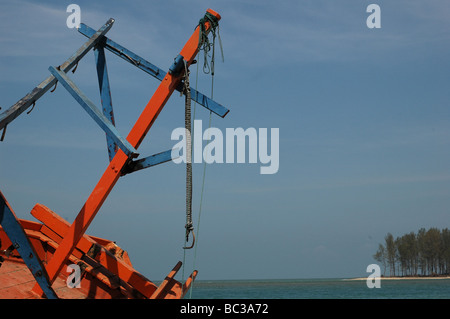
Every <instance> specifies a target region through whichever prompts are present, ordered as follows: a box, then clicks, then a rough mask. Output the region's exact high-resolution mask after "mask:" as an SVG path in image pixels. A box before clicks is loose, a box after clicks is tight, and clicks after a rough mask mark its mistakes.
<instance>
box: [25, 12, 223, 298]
mask: <svg viewBox="0 0 450 319" xmlns="http://www.w3.org/2000/svg"><path fill="white" fill-rule="evenodd" d="M207 12H209V13H210V14H212V15H213V16H215V17H216V19H217V20H220V18H221V17H220V15H219V14H218V13H217V12H215V11H213V10H211V9H208V11H207ZM210 30H211V25H210V23H209V22H206V23H205V32H208V31H210ZM199 35H200V27H199V26H197V28H196V29H195V31H194V33H193V34H192V36H191V37H190V38H189V40H188V41H187V43H186V44H185V46H184V47H183V49H182V50H181V52H180V55H182V56H183V58H184V60H186V62H187V65H188V66H189V65H190V64H191V63H192V61H193V60H194V58H195V56H196V55H197V53H198V51H199V43H198V41H199ZM181 78H182V74H180V75H172V74H169V72H168V73H167V74H166V76H165V78H164V79H163V80H162V81H161V83H160V85H159V86H158V88H157V89H156V91H155V93H154V94H153V96H152V98H151V99H150V101H149V102H148V103H147V105H146V107H145V108H144V110H143V111H142V113H141V115H140V116H139V118H138V119H137V121H136V123H135V124H134V126H133V128H132V129H131V131H130V133H129V134H128V136H127V140H128V142H129V143H130V144H131V145H132V146H133V147H134V148H135V149H137V148H138V147H139V145H140V144H141V142H142V140H143V139H144V138H145V135H146V134H147V132H148V131H149V129H150V128H151V126H152V125H153V123H154V121H155V120H156V118H157V116H158V115H159V113H160V112H161V110H162V108H163V107H164V105H165V104H166V102H167V100H168V99H169V97H170V96H171V94H172V93H173V91H174V90H175V88H176V87H177V86H178V85H179V83H180V81H181ZM128 160H129V159H128V157H127V155H126V154H125V153H124V152H123V151H122V150H120V149H119V150H118V152H117V153H116V155H115V156H114V158H113V159H112V160H111V162H110V164H109V166H108V167H107V169H106V171H105V172H104V173H103V176H102V177H101V178H100V180H99V182H98V183H97V185H96V186H95V188H94V190H93V191H92V193H91V194H90V196H89V197H88V199H87V200H86V202H85V204H84V206H83V207H82V209H81V210H80V212H79V214H78V215H77V217H76V218H75V221H74V222H73V223H72V225H71V226H70V228H69V230H68V231H67V233H66V234H65V236H64V238H63V239H62V241H61V243H60V245H59V247H58V248H57V249H56V251H55V253H54V255H53V257H52V259H51V260H50V261H49V263H48V264H47V267H46V270H47V272H48V275H49V278H50V282H53V281H54V280H55V279H56V278H57V276H58V274H59V273H60V271H61V269H62V268H63V267H64V264H65V262H66V260H67V259H68V258H69V256H70V254H71V253H72V251H73V250H74V248H75V247H76V246H77V244H78V242H79V241H80V239H81V238H82V237H83V235H84V233H85V232H86V230H87V228H88V227H89V225H90V223H91V222H92V220H93V219H94V217H95V215H96V214H97V212H98V211H99V210H100V207H101V206H102V204H103V202H104V201H105V200H106V198H107V196H108V195H109V193H110V192H111V190H112V189H113V187H114V185H115V184H116V183H117V181H118V179H119V177H120V175H121V170H122V168H123V167H124V166H125V164H126V163H127V162H128ZM33 290H34V292H36V293H39V294H41V293H42V291H41V289H40V287H39V285H37V284H36V285H35V286H34V288H33Z"/></svg>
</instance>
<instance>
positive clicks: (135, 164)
mask: <svg viewBox="0 0 450 319" xmlns="http://www.w3.org/2000/svg"><path fill="white" fill-rule="evenodd" d="M174 152H175V153H174V154H178V153H179V150H178V149H174ZM172 159H173V158H172V150H171V149H170V150H168V151H165V152H161V153H158V154H154V155H151V156H148V157H145V158H142V159H138V160H135V161H131V162H129V164H128V165H127V166H125V167H124V169H123V170H122V176H123V175H126V174H129V173H132V172H135V171H139V170H141V169H144V168H148V167H152V166H155V165H158V164H162V163H166V162H169V161H171V160H172Z"/></svg>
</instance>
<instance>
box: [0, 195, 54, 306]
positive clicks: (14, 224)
mask: <svg viewBox="0 0 450 319" xmlns="http://www.w3.org/2000/svg"><path fill="white" fill-rule="evenodd" d="M0 225H1V226H2V227H3V230H4V231H5V233H6V235H7V236H8V238H9V239H10V240H11V242H12V244H13V245H14V248H15V249H16V250H17V251H18V252H19V254H20V256H21V257H22V260H23V261H24V262H25V264H26V265H27V267H28V269H30V271H31V273H32V274H33V276H34V278H35V279H36V281H37V282H38V284H39V286H40V287H41V289H42V291H43V292H44V294H45V296H46V297H47V298H48V299H58V296H57V295H56V293H55V291H54V290H53V288H52V287H51V284H50V280H49V278H48V274H47V271H46V270H45V267H44V266H43V265H42V262H41V261H40V259H39V258H38V255H37V253H36V251H35V249H34V247H33V245H31V243H30V241H29V240H28V237H27V235H26V234H25V231H24V229H23V228H22V225H20V223H19V221H18V220H17V217H16V215H15V214H14V211H13V210H12V209H11V207H10V206H9V204H8V202H7V201H6V199H5V197H4V196H3V194H2V192H0Z"/></svg>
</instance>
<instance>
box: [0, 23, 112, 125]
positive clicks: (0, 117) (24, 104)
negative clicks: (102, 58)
mask: <svg viewBox="0 0 450 319" xmlns="http://www.w3.org/2000/svg"><path fill="white" fill-rule="evenodd" d="M113 23H114V19H109V20H108V21H107V22H106V23H105V24H104V25H103V26H102V27H101V28H100V29H99V30H98V31H95V30H94V32H93V33H92V35H91V36H90V39H89V40H88V41H86V43H84V44H83V45H82V46H81V47H80V48H79V49H78V50H77V51H76V52H75V53H74V54H73V55H72V56H71V57H70V58H69V59H68V60H66V61H65V62H64V63H63V64H61V65H60V67H59V68H60V69H61V70H62V71H64V72H68V71H70V70H71V69H72V68H73V67H74V66H75V65H76V64H77V63H78V62H79V61H80V60H81V59H82V58H83V57H84V56H85V55H86V53H87V52H89V50H91V49H92V48H93V47H94V45H95V44H96V43H97V42H98V41H99V40H100V39H102V37H103V36H104V35H105V34H106V33H107V32H108V31H109V29H111V27H112V25H113ZM55 83H56V79H55V77H54V76H52V75H51V76H49V77H48V78H46V79H45V80H44V81H42V82H41V83H40V84H39V85H38V86H36V87H35V88H34V89H33V90H32V91H31V92H29V93H28V94H27V95H25V96H24V97H23V98H22V99H20V100H19V101H18V102H17V103H16V104H14V105H13V106H11V107H10V108H9V109H7V110H6V111H4V112H3V113H2V114H0V130H1V129H3V128H5V127H6V125H8V123H10V122H12V121H14V119H16V118H17V117H18V116H19V115H20V114H22V113H23V112H24V111H25V110H26V109H28V108H29V107H30V106H31V105H33V104H34V103H35V102H36V101H37V100H38V99H39V98H40V97H41V96H42V95H44V94H45V93H46V92H47V91H48V90H49V89H51V88H52V87H53V86H54V85H55Z"/></svg>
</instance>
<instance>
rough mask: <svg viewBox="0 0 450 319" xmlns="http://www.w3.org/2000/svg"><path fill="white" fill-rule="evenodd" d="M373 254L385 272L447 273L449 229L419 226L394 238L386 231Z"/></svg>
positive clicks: (438, 274)
mask: <svg viewBox="0 0 450 319" xmlns="http://www.w3.org/2000/svg"><path fill="white" fill-rule="evenodd" d="M373 258H374V259H375V260H376V261H378V262H379V263H380V266H382V267H383V275H385V274H386V270H387V269H388V270H389V276H440V275H449V273H450V230H449V229H447V228H445V229H443V230H439V229H437V228H430V229H428V230H425V228H421V229H419V231H418V232H417V233H414V232H410V233H408V234H405V235H403V236H400V237H397V238H394V236H392V234H391V233H388V234H387V235H386V236H385V238H384V245H383V244H379V245H378V250H377V252H376V253H375V254H374V255H373Z"/></svg>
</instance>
